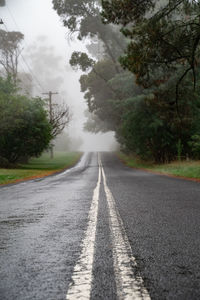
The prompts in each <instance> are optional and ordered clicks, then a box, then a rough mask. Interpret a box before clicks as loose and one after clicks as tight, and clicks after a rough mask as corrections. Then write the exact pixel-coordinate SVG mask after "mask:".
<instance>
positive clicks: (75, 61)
mask: <svg viewBox="0 0 200 300" xmlns="http://www.w3.org/2000/svg"><path fill="white" fill-rule="evenodd" d="M69 63H70V65H71V66H72V67H73V68H74V69H77V68H78V67H79V68H80V69H81V70H82V71H83V72H85V71H87V70H88V69H90V68H91V67H92V66H93V65H94V63H95V61H94V60H93V59H91V58H89V57H88V55H87V54H86V53H83V52H73V54H72V56H71V59H70V61H69Z"/></svg>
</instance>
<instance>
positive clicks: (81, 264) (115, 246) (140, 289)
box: [66, 154, 150, 300]
mask: <svg viewBox="0 0 200 300" xmlns="http://www.w3.org/2000/svg"><path fill="white" fill-rule="evenodd" d="M98 166H99V170H98V171H99V172H98V181H97V185H96V187H95V189H94V191H93V198H92V203H91V207H90V211H89V215H88V226H87V229H86V233H85V237H84V239H83V242H82V251H81V255H80V257H79V259H78V261H77V263H76V265H75V267H74V272H73V275H72V283H71V284H70V285H69V288H68V292H67V295H66V300H76V299H81V300H82V299H83V300H84V299H87V300H88V299H90V294H91V288H92V269H93V263H94V252H95V237H96V228H97V217H98V202H99V193H100V185H101V176H103V185H104V190H105V194H106V199H107V203H108V211H109V224H110V232H111V239H112V253H113V261H114V271H115V281H116V286H117V296H118V300H150V296H149V294H148V291H147V290H146V288H145V287H144V282H143V279H142V278H141V277H140V276H137V277H136V276H135V275H134V272H133V268H136V267H137V263H136V260H135V258H134V256H133V253H132V249H131V246H130V243H129V240H128V237H127V235H126V232H125V228H124V225H123V221H122V219H121V217H120V215H119V213H118V210H117V208H116V204H115V200H114V197H113V195H112V193H111V191H110V189H109V188H108V185H107V181H106V176H105V172H104V169H103V166H102V162H101V159H100V155H99V154H98Z"/></svg>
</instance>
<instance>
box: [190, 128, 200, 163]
mask: <svg viewBox="0 0 200 300" xmlns="http://www.w3.org/2000/svg"><path fill="white" fill-rule="evenodd" d="M188 143H189V146H190V147H191V152H192V154H193V156H194V157H195V158H196V159H199V158H200V135H199V134H194V135H193V136H192V137H191V140H190V141H189V142H188Z"/></svg>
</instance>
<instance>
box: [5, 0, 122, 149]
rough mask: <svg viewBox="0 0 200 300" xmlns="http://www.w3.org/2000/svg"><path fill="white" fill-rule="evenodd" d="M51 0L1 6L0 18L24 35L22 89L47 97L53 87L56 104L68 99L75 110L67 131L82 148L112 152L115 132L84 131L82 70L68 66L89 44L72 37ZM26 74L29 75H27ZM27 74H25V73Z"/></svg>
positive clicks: (14, 0)
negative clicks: (73, 53) (81, 88)
mask: <svg viewBox="0 0 200 300" xmlns="http://www.w3.org/2000/svg"><path fill="white" fill-rule="evenodd" d="M51 1H52V0H7V1H6V6H5V7H1V8H0V18H2V19H3V21H4V27H3V28H2V29H4V30H5V28H6V29H7V30H8V31H20V32H22V33H23V34H24V43H23V50H22V56H21V57H20V61H19V72H20V73H21V77H23V79H24V80H23V82H24V86H23V89H24V90H25V91H26V90H27V91H28V90H29V91H30V90H31V93H32V94H33V95H34V96H40V97H45V95H44V94H43V93H47V92H49V91H50V90H51V91H52V92H58V95H54V97H53V101H54V102H55V103H62V102H66V103H67V104H68V105H69V107H70V111H71V112H72V121H71V123H70V126H69V128H68V129H67V134H68V135H69V136H70V137H72V138H73V137H74V138H75V139H76V141H78V140H80V143H78V144H80V150H82V151H110V150H114V149H115V148H116V146H117V143H116V142H115V138H114V134H113V133H111V132H110V133H106V134H91V133H87V132H84V131H83V124H84V122H85V121H86V119H85V116H84V111H85V110H86V109H87V105H86V103H85V100H84V98H83V94H82V93H81V92H80V84H79V77H80V74H81V73H80V72H75V71H73V70H72V69H71V66H70V65H69V59H70V56H71V53H72V52H73V51H74V50H76V51H84V50H85V49H86V45H84V43H83V42H78V41H77V40H75V39H73V40H72V39H69V36H68V32H67V29H66V28H64V27H63V25H62V22H61V20H60V18H59V16H58V15H57V13H56V12H55V11H54V10H53V8H52V3H51ZM26 73H29V74H30V76H28V77H29V78H28V77H27V75H26ZM25 75H26V76H25Z"/></svg>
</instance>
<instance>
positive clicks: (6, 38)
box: [0, 30, 24, 83]
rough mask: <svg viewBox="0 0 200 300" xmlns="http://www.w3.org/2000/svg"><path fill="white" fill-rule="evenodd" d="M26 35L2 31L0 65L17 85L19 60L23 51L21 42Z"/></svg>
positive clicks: (0, 32) (0, 31)
mask: <svg viewBox="0 0 200 300" xmlns="http://www.w3.org/2000/svg"><path fill="white" fill-rule="evenodd" d="M23 38H24V35H23V34H22V33H21V32H18V31H11V32H7V31H4V30H0V65H1V66H2V67H3V69H4V71H5V72H6V75H7V76H10V77H11V78H12V79H13V81H14V82H15V83H16V81H17V74H18V60H19V55H20V53H21V51H22V48H21V42H22V40H23Z"/></svg>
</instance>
